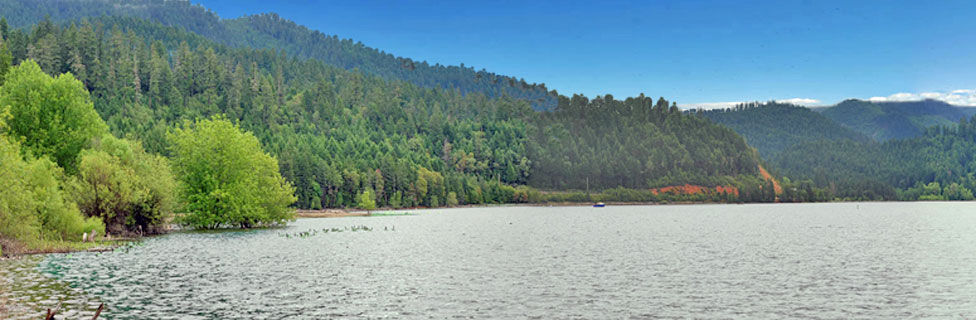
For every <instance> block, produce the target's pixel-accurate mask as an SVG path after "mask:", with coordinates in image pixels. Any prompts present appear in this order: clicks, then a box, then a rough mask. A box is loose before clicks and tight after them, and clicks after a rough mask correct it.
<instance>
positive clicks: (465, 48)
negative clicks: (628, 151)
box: [194, 0, 976, 106]
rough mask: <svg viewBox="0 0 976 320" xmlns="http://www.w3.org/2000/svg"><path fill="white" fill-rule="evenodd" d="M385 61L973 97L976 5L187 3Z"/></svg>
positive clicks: (711, 91) (555, 84) (693, 100)
mask: <svg viewBox="0 0 976 320" xmlns="http://www.w3.org/2000/svg"><path fill="white" fill-rule="evenodd" d="M194 2H195V3H200V4H202V5H204V6H205V7H207V8H210V9H212V10H214V11H215V12H217V14H219V15H220V16H221V17H222V18H236V17H239V16H241V15H245V14H256V13H262V12H277V13H279V14H280V15H281V16H282V17H285V18H288V19H291V20H294V21H295V22H297V23H299V24H302V25H305V26H308V27H310V28H313V29H317V30H320V31H322V32H323V33H326V34H335V35H338V36H339V37H341V38H352V39H354V40H358V41H362V42H363V43H364V44H366V45H368V46H371V47H374V48H379V49H381V50H384V51H386V52H389V53H393V54H394V55H398V56H404V57H409V58H413V59H416V60H426V61H428V62H430V63H441V64H452V65H457V64H460V63H464V64H465V65H466V66H473V67H475V68H477V69H479V70H480V69H481V68H485V69H487V70H489V71H492V72H496V73H500V74H505V75H512V76H517V77H521V78H525V80H526V81H528V82H537V83H539V82H541V83H545V84H546V85H547V86H548V87H549V88H551V89H556V90H558V91H559V92H560V93H562V94H573V93H582V94H585V95H587V96H594V95H598V94H607V93H609V94H613V95H614V96H615V97H618V98H622V97H626V96H634V95H637V94H639V93H645V94H647V95H651V96H655V97H656V96H664V97H666V98H668V99H671V100H675V101H678V103H679V104H682V105H685V106H692V105H704V106H718V105H719V104H714V105H713V104H709V103H727V102H736V101H755V100H759V101H765V100H774V99H775V100H786V99H794V98H796V99H799V100H794V101H797V102H802V103H804V104H808V105H822V104H833V103H836V102H838V101H840V100H843V99H846V98H861V99H868V98H874V99H876V100H911V99H918V98H922V97H932V98H936V99H942V100H946V101H950V102H953V103H956V104H966V105H976V90H973V89H976V77H974V76H973V74H974V71H976V37H974V35H976V1H633V2H631V1H483V2H482V1H394V0H360V1H341V2H340V1H311V0H294V1H287V0H285V1H266V0H265V1H260V0H200V1H194Z"/></svg>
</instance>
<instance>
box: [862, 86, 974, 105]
mask: <svg viewBox="0 0 976 320" xmlns="http://www.w3.org/2000/svg"><path fill="white" fill-rule="evenodd" d="M925 99H933V100H940V101H945V102H946V103H949V104H952V105H957V106H976V89H959V90H952V91H949V92H939V91H930V92H919V93H910V92H899V93H896V94H893V95H890V96H887V97H871V98H870V99H868V100H870V101H874V102H886V101H919V100H925Z"/></svg>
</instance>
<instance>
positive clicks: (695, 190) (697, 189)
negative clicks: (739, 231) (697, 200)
mask: <svg viewBox="0 0 976 320" xmlns="http://www.w3.org/2000/svg"><path fill="white" fill-rule="evenodd" d="M723 192H724V193H731V194H734V195H736V196H738V195H739V189H738V188H736V187H732V186H717V187H705V186H699V185H692V184H686V185H683V186H668V187H663V188H654V189H651V193H654V194H661V193H673V194H700V193H704V194H711V193H723Z"/></svg>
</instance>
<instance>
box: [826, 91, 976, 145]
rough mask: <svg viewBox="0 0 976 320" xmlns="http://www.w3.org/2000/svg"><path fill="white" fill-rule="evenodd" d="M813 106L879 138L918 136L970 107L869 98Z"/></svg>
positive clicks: (954, 119)
mask: <svg viewBox="0 0 976 320" xmlns="http://www.w3.org/2000/svg"><path fill="white" fill-rule="evenodd" d="M815 110H816V111H819V112H820V113H821V114H823V115H824V116H826V117H827V118H830V119H831V120H834V121H836V122H837V123H840V124H842V125H844V126H845V127H848V128H851V129H853V130H855V131H858V132H860V133H863V134H865V135H867V136H869V137H871V138H872V139H875V140H878V141H885V140H890V139H904V138H911V137H917V136H920V135H922V134H923V133H924V132H925V129H926V128H929V127H932V126H937V125H953V124H956V123H958V122H959V119H962V118H965V117H967V112H969V111H970V110H968V109H963V108H959V107H956V106H953V105H950V104H948V103H945V102H942V101H938V100H922V101H905V102H871V101H864V100H856V99H850V100H845V101H843V102H841V103H839V104H837V105H835V106H833V107H829V108H822V109H820V108H818V109H815ZM963 110H966V111H965V112H964V111H963Z"/></svg>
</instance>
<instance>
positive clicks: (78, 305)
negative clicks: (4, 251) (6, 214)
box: [0, 255, 100, 320]
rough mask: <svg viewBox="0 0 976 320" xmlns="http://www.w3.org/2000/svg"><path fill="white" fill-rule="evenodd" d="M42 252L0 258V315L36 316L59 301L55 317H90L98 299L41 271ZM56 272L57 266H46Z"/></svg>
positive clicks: (7, 316) (14, 316)
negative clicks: (11, 257) (54, 267)
mask: <svg viewBox="0 0 976 320" xmlns="http://www.w3.org/2000/svg"><path fill="white" fill-rule="evenodd" d="M45 257H46V256H44V255H34V256H22V257H18V258H13V259H2V260H0V319H10V320H16V319H39V318H41V317H43V316H44V314H45V312H46V311H47V309H55V308H57V307H58V305H59V304H60V306H61V309H60V311H59V312H58V316H59V317H64V318H65V319H78V318H86V319H90V318H91V317H92V316H93V315H94V314H95V310H96V309H97V308H98V305H99V303H100V302H99V301H97V300H96V299H93V298H91V297H89V296H88V295H86V294H85V293H84V292H83V291H82V290H81V289H78V288H74V287H72V286H71V285H69V284H67V283H65V282H62V281H60V280H57V279H55V278H53V277H51V276H49V275H46V274H44V273H42V272H41V270H40V269H39V268H40V267H39V265H40V263H41V262H42V261H43V260H44V259H45ZM50 272H55V273H56V272H57V270H50Z"/></svg>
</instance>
